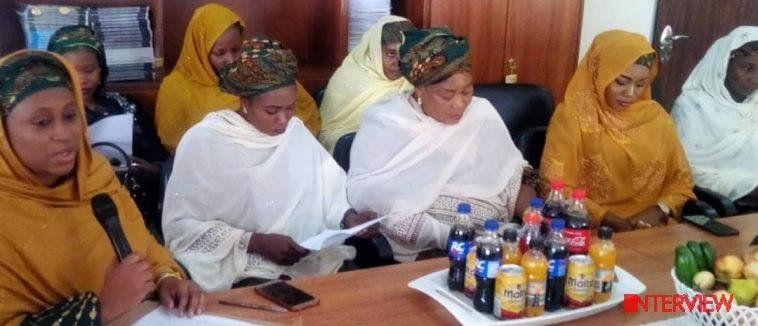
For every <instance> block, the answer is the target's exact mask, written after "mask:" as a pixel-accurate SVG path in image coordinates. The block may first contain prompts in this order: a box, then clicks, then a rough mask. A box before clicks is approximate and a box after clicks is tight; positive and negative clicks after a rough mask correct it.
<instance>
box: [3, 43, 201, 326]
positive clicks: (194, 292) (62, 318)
mask: <svg viewBox="0 0 758 326" xmlns="http://www.w3.org/2000/svg"><path fill="white" fill-rule="evenodd" d="M0 76H2V80H1V81H2V83H1V84H0V111H1V112H2V125H1V126H0V211H2V215H0V324H7V323H10V324H18V323H21V322H24V323H31V324H52V323H53V322H58V323H60V324H69V325H70V324H89V323H95V324H97V323H100V322H108V321H110V320H112V319H113V318H115V317H117V316H119V315H120V314H122V313H124V312H126V311H128V310H129V309H131V308H134V307H135V306H136V305H138V304H139V302H141V301H142V299H143V298H145V296H146V294H147V293H148V292H150V291H152V290H153V289H154V288H156V284H157V291H158V293H159V296H160V298H161V301H162V302H163V304H164V305H166V306H168V307H173V303H174V300H175V299H177V302H183V303H180V304H179V306H177V307H174V308H178V309H180V310H181V311H182V312H186V313H190V314H194V313H198V312H201V311H202V309H203V307H204V300H205V299H204V295H203V294H202V291H200V290H199V288H198V287H197V285H195V284H194V283H192V282H190V281H185V280H182V273H181V269H180V268H179V267H178V266H177V265H176V263H175V262H174V261H173V260H172V258H171V255H170V253H169V252H168V251H167V250H166V249H165V248H163V247H162V246H161V245H159V244H158V243H157V242H156V241H155V239H154V238H153V237H152V236H151V235H150V234H149V233H148V231H147V229H146V228H145V225H144V224H143V221H142V217H141V216H140V214H139V211H138V210H137V207H136V206H135V204H134V202H133V201H132V199H131V197H130V195H129V193H128V192H127V191H126V189H125V188H123V187H122V186H121V185H120V183H119V181H118V180H117V179H116V177H115V175H114V173H113V170H112V169H111V167H110V165H109V164H108V162H106V160H105V159H104V158H102V157H101V156H99V155H96V154H95V155H93V153H92V151H91V150H90V148H89V143H88V141H87V132H86V122H85V118H84V106H83V102H82V97H81V91H80V89H79V81H78V77H77V76H76V74H75V70H74V69H73V68H71V67H70V66H68V65H67V64H65V61H64V59H63V58H62V57H60V56H58V55H57V54H53V53H50V52H44V51H24V50H22V51H18V52H15V53H12V54H10V55H8V56H6V57H4V58H2V59H0ZM100 193H105V194H108V195H109V196H110V197H111V198H112V199H113V201H114V203H115V205H116V207H117V209H118V212H119V220H120V223H121V226H122V229H123V231H124V233H125V235H126V238H127V239H128V241H129V244H130V245H131V248H132V250H133V252H134V254H132V255H130V256H128V257H126V258H125V259H124V261H122V262H120V263H116V261H115V260H116V255H115V251H114V249H113V247H112V246H111V244H110V240H109V238H108V236H107V234H106V233H105V231H104V230H103V228H102V226H101V225H100V224H99V223H98V221H97V219H96V218H95V216H94V214H93V213H92V208H91V204H90V201H91V199H92V198H93V197H94V196H95V195H97V194H100ZM188 303H189V304H188Z"/></svg>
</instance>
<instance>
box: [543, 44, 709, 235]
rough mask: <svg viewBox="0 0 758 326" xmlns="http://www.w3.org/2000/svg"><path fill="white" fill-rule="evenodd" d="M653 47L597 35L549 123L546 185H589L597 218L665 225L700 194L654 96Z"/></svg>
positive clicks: (625, 224)
mask: <svg viewBox="0 0 758 326" xmlns="http://www.w3.org/2000/svg"><path fill="white" fill-rule="evenodd" d="M657 73H658V60H657V59H656V55H655V51H654V50H653V48H652V47H651V46H650V44H648V42H647V40H646V39H645V38H644V37H643V36H642V35H639V34H635V33H630V32H625V31H620V30H613V31H608V32H604V33H601V34H599V35H598V36H597V37H595V39H594V41H593V43H592V45H591V47H590V49H589V50H588V52H587V55H586V56H585V57H584V58H583V59H582V61H581V62H580V63H579V67H578V68H577V70H576V72H575V73H574V76H573V77H572V78H571V81H570V82H569V85H568V88H567V90H566V94H565V101H564V103H562V104H561V105H559V106H558V108H557V109H556V111H555V114H554V115H553V117H552V119H551V120H550V126H549V127H548V133H547V141H546V144H545V149H544V154H543V156H542V162H541V167H540V174H541V176H542V178H543V181H544V182H543V183H542V184H549V181H550V180H554V179H562V180H564V181H565V184H566V185H567V186H568V187H567V188H569V191H570V189H571V188H585V189H586V190H587V199H586V201H585V205H586V207H587V210H588V211H589V214H590V217H591V218H590V219H591V222H593V225H595V226H596V225H598V224H604V225H609V226H611V227H612V228H614V230H616V231H626V230H631V229H634V228H644V227H651V226H657V225H661V224H665V223H666V221H667V219H668V217H669V216H671V217H678V216H679V213H680V211H681V208H682V207H683V206H684V203H685V202H686V201H687V200H688V199H690V198H694V194H693V193H692V176H691V173H690V168H689V165H688V163H687V159H686V157H685V155H684V152H683V149H682V145H681V144H680V142H679V137H678V136H677V133H676V128H675V127H674V124H673V122H672V120H671V118H670V117H669V115H668V114H667V113H666V111H665V110H664V109H663V108H662V107H661V106H660V104H658V102H656V101H654V100H652V99H651V97H650V84H651V83H652V82H653V79H654V78H655V76H656V74H657Z"/></svg>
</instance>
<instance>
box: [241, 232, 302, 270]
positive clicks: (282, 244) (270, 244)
mask: <svg viewBox="0 0 758 326" xmlns="http://www.w3.org/2000/svg"><path fill="white" fill-rule="evenodd" d="M247 252H249V253H253V254H259V255H261V256H263V258H266V259H268V260H270V261H272V262H274V263H275V264H278V265H287V266H289V265H292V264H295V263H297V262H298V261H300V259H301V258H303V257H305V256H306V255H308V254H309V253H310V250H308V249H305V248H303V247H301V246H300V245H299V244H297V242H295V240H292V238H290V237H288V236H286V235H282V234H265V233H253V235H252V236H251V237H250V243H249V244H248V246H247Z"/></svg>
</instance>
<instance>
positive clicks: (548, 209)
mask: <svg viewBox="0 0 758 326" xmlns="http://www.w3.org/2000/svg"><path fill="white" fill-rule="evenodd" d="M565 213H566V200H565V199H564V198H563V181H562V180H560V179H555V180H553V181H550V193H549V194H548V195H547V199H545V205H544V206H543V208H542V227H541V231H542V234H550V221H551V220H552V219H554V218H560V219H562V218H563V215H564V214H565Z"/></svg>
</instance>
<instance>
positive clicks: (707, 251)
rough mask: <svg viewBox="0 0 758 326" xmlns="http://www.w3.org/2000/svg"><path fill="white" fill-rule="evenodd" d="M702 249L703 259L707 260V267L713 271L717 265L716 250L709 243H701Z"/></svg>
mask: <svg viewBox="0 0 758 326" xmlns="http://www.w3.org/2000/svg"><path fill="white" fill-rule="evenodd" d="M700 248H701V249H702V250H703V257H704V258H705V265H706V266H705V267H706V268H707V269H708V270H709V271H711V272H712V271H713V265H714V264H715V263H716V249H713V246H712V245H711V243H710V242H708V241H703V242H701V243H700Z"/></svg>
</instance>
